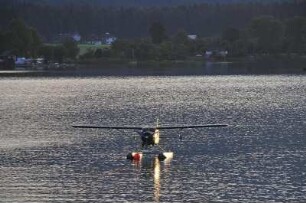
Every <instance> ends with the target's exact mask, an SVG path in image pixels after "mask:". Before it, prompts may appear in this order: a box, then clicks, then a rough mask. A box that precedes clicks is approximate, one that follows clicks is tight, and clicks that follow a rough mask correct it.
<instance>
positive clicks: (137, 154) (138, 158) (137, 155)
mask: <svg viewBox="0 0 306 203" xmlns="http://www.w3.org/2000/svg"><path fill="white" fill-rule="evenodd" d="M133 160H135V161H139V160H140V154H139V153H136V154H134V156H133Z"/></svg>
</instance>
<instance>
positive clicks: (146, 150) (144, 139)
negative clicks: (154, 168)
mask: <svg viewBox="0 0 306 203" xmlns="http://www.w3.org/2000/svg"><path fill="white" fill-rule="evenodd" d="M226 126H228V125H227V124H204V125H173V126H168V125H167V126H160V125H159V123H158V121H157V124H156V126H155V127H143V126H97V125H73V126H72V127H74V128H96V129H109V130H110V129H114V130H134V131H135V132H136V133H138V135H139V137H140V140H141V149H140V150H136V151H135V152H131V153H129V154H128V155H127V159H130V160H136V161H138V160H140V159H142V158H143V157H144V156H149V155H153V156H157V157H158V159H159V160H161V161H163V160H165V159H167V158H172V157H173V152H166V151H165V150H163V149H162V148H161V147H160V146H159V142H160V130H174V129H181V130H182V129H194V128H212V127H226ZM179 138H180V139H182V137H181V136H180V135H179Z"/></svg>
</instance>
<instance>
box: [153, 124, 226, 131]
mask: <svg viewBox="0 0 306 203" xmlns="http://www.w3.org/2000/svg"><path fill="white" fill-rule="evenodd" d="M226 126H228V125H227V124H205V125H180V126H158V127H156V129H159V130H167V129H169V130H170V129H185V128H210V127H226Z"/></svg>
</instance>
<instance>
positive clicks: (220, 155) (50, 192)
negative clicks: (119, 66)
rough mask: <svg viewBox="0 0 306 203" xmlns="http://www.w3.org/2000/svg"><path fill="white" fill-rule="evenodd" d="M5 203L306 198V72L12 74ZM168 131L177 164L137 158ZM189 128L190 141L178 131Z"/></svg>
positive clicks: (0, 147) (6, 108)
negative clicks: (148, 130)
mask: <svg viewBox="0 0 306 203" xmlns="http://www.w3.org/2000/svg"><path fill="white" fill-rule="evenodd" d="M0 93H1V96H0V140H1V142H0V202H70V201H76V202H120V201H128V202H136V201H149V202H182V201H194V202H206V201H207V202H305V201H306V171H305V168H306V119H305V115H306V76H305V75H258V76H254V75H253V76H243V75H237V76H235V75H231V76H139V77H133V76H129V77H44V78H38V77H35V78H33V77H21V78H17V77H9V78H8V77H2V78H1V79H0ZM156 118H159V121H160V123H161V124H168V125H170V124H203V123H228V124H229V127H226V128H207V129H204V130H203V129H202V130H199V129H198V130H190V129H189V130H188V129H187V130H182V131H179V130H169V131H162V132H161V133H162V135H163V137H162V139H161V144H162V146H163V147H164V148H166V149H169V150H171V151H173V152H174V158H173V159H172V160H171V161H167V162H159V161H156V160H154V159H152V160H147V161H145V162H142V163H133V162H131V161H128V160H126V155H127V153H129V152H131V151H132V150H134V149H135V147H137V145H138V142H137V140H136V141H135V140H134V139H133V135H134V134H135V133H133V132H131V131H116V130H110V131H108V130H97V129H74V128H72V127H71V125H73V124H97V125H154V124H155V122H156ZM178 134H181V135H183V140H182V141H180V140H179V139H178Z"/></svg>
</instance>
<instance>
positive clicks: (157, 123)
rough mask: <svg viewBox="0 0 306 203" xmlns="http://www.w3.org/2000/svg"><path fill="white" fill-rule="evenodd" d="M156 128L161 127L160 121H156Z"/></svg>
mask: <svg viewBox="0 0 306 203" xmlns="http://www.w3.org/2000/svg"><path fill="white" fill-rule="evenodd" d="M156 127H159V119H158V118H157V119H156Z"/></svg>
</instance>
